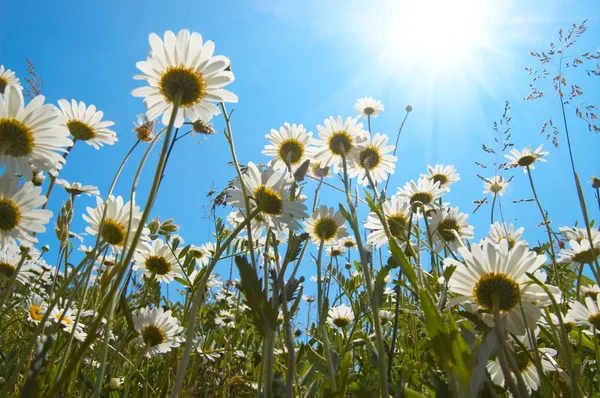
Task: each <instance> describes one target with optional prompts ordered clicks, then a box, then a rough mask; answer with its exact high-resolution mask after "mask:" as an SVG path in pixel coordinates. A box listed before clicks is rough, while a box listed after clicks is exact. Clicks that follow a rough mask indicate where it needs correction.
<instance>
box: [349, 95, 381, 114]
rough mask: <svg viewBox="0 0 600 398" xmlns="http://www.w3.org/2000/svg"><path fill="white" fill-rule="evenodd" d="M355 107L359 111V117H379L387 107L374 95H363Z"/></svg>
mask: <svg viewBox="0 0 600 398" xmlns="http://www.w3.org/2000/svg"><path fill="white" fill-rule="evenodd" d="M354 109H356V111H357V112H358V117H377V116H379V114H380V113H381V112H383V111H384V110H385V109H384V107H383V104H382V103H381V101H379V100H376V99H374V98H373V97H362V98H359V99H357V100H356V104H354Z"/></svg>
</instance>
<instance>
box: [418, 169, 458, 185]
mask: <svg viewBox="0 0 600 398" xmlns="http://www.w3.org/2000/svg"><path fill="white" fill-rule="evenodd" d="M427 171H428V172H429V174H421V177H422V178H428V179H429V180H431V181H433V182H437V183H439V185H440V188H444V189H445V190H446V191H450V185H452V184H454V183H455V182H457V181H458V180H460V174H458V173H457V172H456V169H455V168H454V166H452V165H448V166H444V165H442V164H436V165H435V166H427Z"/></svg>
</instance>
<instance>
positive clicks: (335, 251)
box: [325, 244, 346, 257]
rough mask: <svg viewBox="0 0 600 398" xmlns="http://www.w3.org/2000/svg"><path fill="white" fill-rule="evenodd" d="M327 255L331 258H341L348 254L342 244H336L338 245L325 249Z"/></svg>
mask: <svg viewBox="0 0 600 398" xmlns="http://www.w3.org/2000/svg"><path fill="white" fill-rule="evenodd" d="M325 253H326V254H327V255H328V256H329V257H339V256H341V255H343V254H344V253H346V249H345V248H344V246H341V245H340V244H336V245H331V246H327V248H326V249H325Z"/></svg>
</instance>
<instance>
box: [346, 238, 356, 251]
mask: <svg viewBox="0 0 600 398" xmlns="http://www.w3.org/2000/svg"><path fill="white" fill-rule="evenodd" d="M354 245H355V243H354V241H351V240H347V241H344V247H345V248H346V249H352V248H353V247H354Z"/></svg>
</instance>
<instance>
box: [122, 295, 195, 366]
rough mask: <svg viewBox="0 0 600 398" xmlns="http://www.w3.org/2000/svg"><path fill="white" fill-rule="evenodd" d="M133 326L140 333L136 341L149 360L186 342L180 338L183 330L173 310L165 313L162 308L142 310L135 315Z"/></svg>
mask: <svg viewBox="0 0 600 398" xmlns="http://www.w3.org/2000/svg"><path fill="white" fill-rule="evenodd" d="M133 326H134V328H135V330H136V332H138V333H139V336H138V337H137V338H136V339H135V341H136V342H137V343H138V345H139V346H140V347H142V354H143V355H145V356H146V357H148V358H149V357H150V356H152V355H159V354H164V353H165V352H169V351H171V348H175V347H179V345H180V344H181V343H182V342H183V341H184V339H183V338H182V337H180V336H179V334H180V333H181V332H182V331H183V328H182V327H181V326H179V325H178V322H177V318H175V317H173V316H171V310H168V311H165V310H163V309H162V308H161V307H158V308H150V307H145V308H142V309H140V310H139V311H138V312H137V314H134V315H133Z"/></svg>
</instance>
